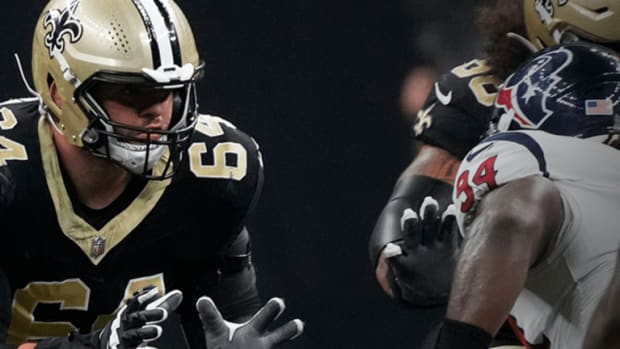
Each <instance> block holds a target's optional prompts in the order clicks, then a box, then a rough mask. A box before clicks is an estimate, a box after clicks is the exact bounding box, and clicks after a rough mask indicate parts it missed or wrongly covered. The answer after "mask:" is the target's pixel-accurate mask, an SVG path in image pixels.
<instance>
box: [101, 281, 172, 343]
mask: <svg viewBox="0 0 620 349" xmlns="http://www.w3.org/2000/svg"><path fill="white" fill-rule="evenodd" d="M182 300H183V294H182V293H181V291H179V290H174V291H171V292H168V293H166V294H165V295H163V296H161V297H160V296H159V294H158V291H157V289H156V288H154V287H148V288H145V289H143V290H142V291H140V292H137V293H135V294H134V295H133V297H132V298H130V299H129V300H128V301H127V303H126V304H125V305H124V306H123V307H122V308H121V309H120V310H119V311H118V312H117V313H116V316H115V317H114V319H113V320H112V321H111V322H109V323H108V324H107V325H106V326H105V327H104V328H103V330H102V331H101V332H100V333H99V335H98V336H97V337H98V338H95V339H94V340H93V342H94V343H93V344H94V345H93V347H94V348H97V349H128V348H136V347H140V348H151V349H154V348H153V347H149V346H148V343H149V342H151V341H154V340H156V339H158V338H159V337H160V336H161V334H162V328H161V326H159V325H158V324H159V323H161V322H163V321H164V320H166V319H167V318H168V314H169V313H170V312H173V311H174V310H176V308H177V307H178V306H179V305H180V304H181V301H182Z"/></svg>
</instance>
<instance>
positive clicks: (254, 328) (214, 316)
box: [196, 297, 304, 349]
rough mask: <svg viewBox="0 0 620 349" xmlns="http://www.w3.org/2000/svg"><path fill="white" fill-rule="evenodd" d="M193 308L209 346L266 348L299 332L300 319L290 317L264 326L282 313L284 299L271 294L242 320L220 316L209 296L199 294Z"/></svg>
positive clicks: (212, 348)
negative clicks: (267, 299)
mask: <svg viewBox="0 0 620 349" xmlns="http://www.w3.org/2000/svg"><path fill="white" fill-rule="evenodd" d="M196 309H198V314H199V315H200V319H201V320H202V325H203V328H204V331H205V337H206V341H207V348H209V349H269V348H275V347H277V346H278V345H279V344H280V343H283V342H286V341H288V340H291V339H293V338H296V337H298V336H300V335H301V334H302V333H303V331H304V323H303V322H302V321H301V320H299V319H295V320H291V321H289V322H287V323H286V324H284V325H282V326H280V327H277V328H276V329H274V330H272V331H269V330H268V329H267V327H268V326H269V325H270V324H271V323H272V322H273V321H274V320H275V319H277V318H278V316H280V314H282V312H283V311H284V309H285V305H284V301H283V300H282V299H280V298H271V299H270V300H269V301H268V302H267V303H266V304H265V306H263V307H262V308H261V309H260V310H259V311H258V312H257V313H256V314H254V316H253V317H252V318H251V319H250V320H248V321H247V322H244V323H233V322H229V321H226V320H224V319H223V318H222V315H221V314H220V312H219V310H218V309H217V307H216V306H215V303H213V301H212V300H211V298H209V297H201V298H200V299H198V302H196Z"/></svg>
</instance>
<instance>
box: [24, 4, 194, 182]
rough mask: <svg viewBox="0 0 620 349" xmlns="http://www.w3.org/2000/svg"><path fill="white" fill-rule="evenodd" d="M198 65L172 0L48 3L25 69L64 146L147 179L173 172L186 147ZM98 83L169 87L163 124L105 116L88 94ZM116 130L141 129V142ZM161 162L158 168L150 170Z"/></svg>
mask: <svg viewBox="0 0 620 349" xmlns="http://www.w3.org/2000/svg"><path fill="white" fill-rule="evenodd" d="M202 68H203V63H202V62H201V60H200V58H199V55H198V51H197V49H196V44H195V42H194V37H193V34H192V30H191V28H190V26H189V23H188V21H187V19H186V18H185V16H184V14H183V13H182V12H181V10H180V9H179V7H178V6H177V5H176V4H175V3H174V2H173V1H172V0H105V1H101V0H51V1H50V2H49V3H48V4H47V6H46V7H45V9H44V10H43V12H42V13H41V16H40V18H39V20H38V21H37V25H36V28H35V34H34V39H33V45H32V74H33V80H34V85H35V89H36V91H37V93H38V94H39V95H40V99H41V102H42V110H43V111H44V112H45V113H46V115H47V117H48V119H49V120H50V121H51V122H52V123H53V125H54V126H55V127H56V129H58V130H59V131H60V132H61V133H62V134H63V135H64V137H65V138H66V139H67V140H68V141H69V142H70V143H71V144H74V145H75V146H78V147H84V148H86V149H89V150H90V151H91V152H92V153H93V154H95V155H97V156H101V157H105V158H109V159H111V160H113V161H115V162H117V163H119V164H120V165H122V166H123V167H125V168H127V169H128V170H130V171H131V172H133V173H137V174H141V175H144V176H146V177H148V178H160V179H161V178H168V177H170V176H172V174H173V173H174V171H175V169H176V167H177V166H176V165H177V164H178V162H179V161H180V160H181V158H182V156H183V153H184V152H185V150H186V148H187V146H188V145H189V141H190V138H191V134H192V132H193V129H194V126H195V124H196V120H197V113H198V111H197V108H198V105H197V100H196V88H195V81H196V80H197V78H198V77H200V75H201V72H202ZM52 82H54V83H55V84H56V86H57V88H58V93H59V95H60V97H61V99H62V101H63V103H62V104H63V105H62V108H61V107H59V106H58V105H57V104H56V103H55V102H54V100H53V99H52V96H51V94H50V86H51V83H52ZM102 83H109V84H118V85H128V86H129V88H142V87H145V88H154V89H167V90H171V91H172V92H173V96H174V103H173V105H174V107H173V117H172V122H171V125H170V127H169V129H168V130H164V131H161V130H152V129H146V128H144V129H140V128H136V127H131V126H129V125H124V124H120V123H115V122H114V121H112V120H111V119H110V117H109V116H108V115H107V114H106V111H105V110H104V108H103V107H102V106H101V105H100V104H99V103H98V102H97V101H96V99H95V98H94V97H93V95H92V94H91V92H92V91H93V88H94V87H96V86H98V85H99V84H102ZM120 129H130V130H133V131H139V132H141V133H144V134H146V135H147V137H146V141H145V140H144V139H127V136H124V137H121V135H120V134H119V133H118V131H119V130H120ZM125 134H127V132H125ZM160 160H161V161H165V169H164V170H163V171H158V172H161V173H158V174H154V173H153V172H154V171H152V169H153V166H154V165H155V163H156V162H158V161H160Z"/></svg>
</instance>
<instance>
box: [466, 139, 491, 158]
mask: <svg viewBox="0 0 620 349" xmlns="http://www.w3.org/2000/svg"><path fill="white" fill-rule="evenodd" d="M492 146H493V143H489V144H487V145H486V146H484V147H482V148H480V149H478V150H476V151H475V152H473V153H469V155H467V161H472V160H473V159H474V158H475V157H476V156H478V154H480V153H482V152H483V151H485V150H487V149H489V148H491V147H492Z"/></svg>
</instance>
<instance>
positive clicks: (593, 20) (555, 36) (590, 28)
mask: <svg viewBox="0 0 620 349" xmlns="http://www.w3.org/2000/svg"><path fill="white" fill-rule="evenodd" d="M523 11H524V18H525V25H526V27H527V34H528V37H529V40H530V41H531V42H532V43H533V44H534V46H536V47H537V48H538V49H541V48H543V47H547V46H552V45H555V44H560V43H569V42H574V41H578V40H581V41H589V42H595V43H599V44H602V45H605V46H607V47H609V48H612V49H615V50H616V51H618V50H619V49H620V0H524V3H523Z"/></svg>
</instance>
